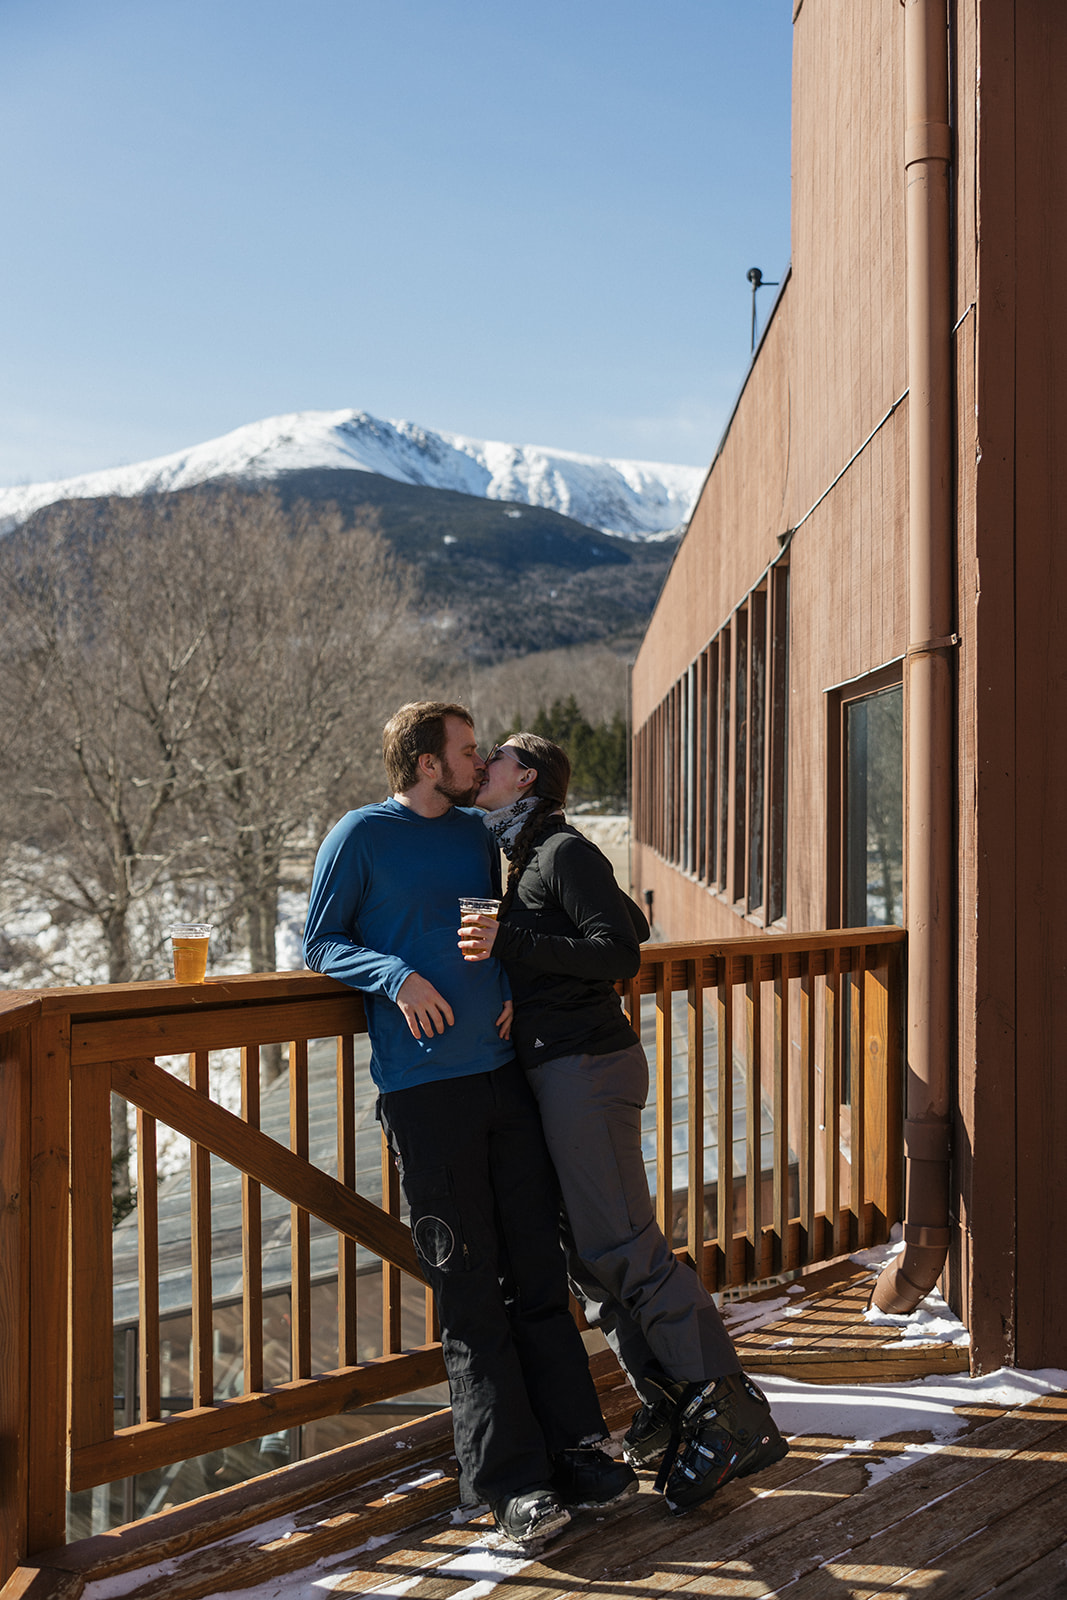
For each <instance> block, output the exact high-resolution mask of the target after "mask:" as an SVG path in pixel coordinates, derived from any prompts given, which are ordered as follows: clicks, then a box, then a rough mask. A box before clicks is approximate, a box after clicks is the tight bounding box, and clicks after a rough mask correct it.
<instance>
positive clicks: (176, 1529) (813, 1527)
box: [3, 1267, 1067, 1600]
mask: <svg viewBox="0 0 1067 1600" xmlns="http://www.w3.org/2000/svg"><path fill="white" fill-rule="evenodd" d="M842 1270H843V1274H844V1275H843V1276H842ZM813 1279H814V1281H805V1282H804V1283H803V1284H802V1290H803V1292H802V1294H799V1295H797V1294H794V1295H791V1296H790V1297H789V1301H788V1306H789V1310H790V1312H791V1313H796V1314H792V1315H790V1316H788V1317H785V1316H782V1317H780V1318H776V1319H775V1320H774V1321H773V1322H769V1323H768V1324H767V1325H766V1326H764V1327H762V1328H758V1329H753V1330H751V1331H750V1332H749V1333H748V1334H747V1335H745V1334H742V1335H741V1337H740V1339H739V1344H740V1345H741V1347H742V1351H743V1355H744V1359H745V1360H746V1363H748V1362H750V1361H752V1360H754V1359H758V1357H755V1358H754V1357H753V1352H754V1351H755V1352H758V1351H759V1350H760V1349H761V1348H762V1349H769V1350H770V1351H771V1352H774V1351H775V1350H776V1349H779V1348H781V1347H780V1346H777V1345H776V1343H775V1341H776V1339H778V1338H782V1337H792V1338H794V1339H797V1338H802V1339H803V1340H804V1341H805V1343H804V1344H803V1345H802V1346H801V1348H802V1349H804V1350H810V1349H813V1348H814V1349H825V1350H826V1351H827V1352H828V1353H829V1355H830V1356H834V1355H835V1352H836V1359H837V1360H838V1361H841V1362H843V1363H844V1364H845V1365H847V1364H848V1363H851V1366H852V1369H853V1370H856V1369H857V1368H858V1367H859V1366H861V1365H866V1366H867V1367H873V1366H876V1365H877V1364H878V1362H879V1361H885V1362H886V1363H889V1364H892V1363H893V1362H894V1361H897V1362H899V1360H900V1359H901V1358H902V1357H908V1358H909V1359H910V1358H911V1357H913V1356H914V1355H915V1354H916V1351H915V1350H914V1349H911V1350H908V1349H905V1350H903V1351H898V1347H899V1346H901V1345H906V1344H908V1343H910V1341H904V1340H902V1339H901V1338H900V1334H899V1330H898V1329H897V1328H896V1327H894V1326H888V1327H887V1326H885V1325H871V1324H867V1323H864V1322H863V1321H862V1315H861V1313H862V1306H863V1303H864V1302H865V1299H866V1294H867V1290H868V1287H869V1283H870V1275H869V1274H868V1273H866V1272H860V1271H853V1270H852V1268H851V1267H845V1268H844V1269H842V1268H841V1267H839V1269H838V1281H836V1282H832V1281H828V1280H827V1277H826V1274H825V1273H824V1272H820V1273H818V1274H814V1275H813ZM782 1293H783V1291H782V1288H781V1286H778V1287H777V1288H776V1289H770V1290H768V1291H767V1292H766V1296H765V1298H767V1299H770V1300H773V1299H774V1298H775V1297H778V1298H781V1296H782ZM783 1327H784V1328H785V1329H787V1330H789V1331H788V1332H787V1333H785V1334H783V1333H782V1332H781V1329H782V1328H783ZM800 1328H803V1329H804V1332H803V1333H799V1331H798V1330H799V1329H800ZM787 1348H788V1349H790V1350H793V1349H795V1348H796V1346H795V1345H792V1346H789V1347H787ZM928 1348H929V1349H932V1350H933V1351H934V1352H935V1353H936V1350H937V1349H938V1348H942V1347H936V1346H935V1347H928ZM857 1352H859V1353H858V1354H857ZM876 1358H877V1359H876ZM594 1368H595V1370H596V1372H597V1374H598V1387H599V1388H600V1392H601V1399H602V1402H603V1405H604V1411H605V1416H606V1418H607V1420H608V1423H609V1425H610V1426H611V1427H612V1429H613V1430H615V1431H618V1430H620V1429H622V1428H624V1427H625V1426H626V1424H627V1422H628V1420H629V1417H630V1414H631V1412H632V1411H633V1409H634V1403H635V1402H634V1399H633V1396H632V1394H631V1392H630V1390H629V1388H628V1386H627V1385H626V1384H625V1383H624V1382H623V1380H622V1379H621V1376H620V1375H619V1373H618V1370H617V1368H615V1367H614V1365H613V1362H612V1361H611V1359H610V1357H607V1356H603V1355H602V1356H598V1357H596V1358H595V1359H594ZM935 1370H936V1369H935ZM790 1375H791V1376H793V1375H795V1374H794V1373H791V1374H790ZM894 1375H895V1377H897V1378H899V1377H900V1376H901V1371H900V1368H899V1365H898V1367H897V1368H896V1369H895V1373H894ZM896 1392H898V1393H899V1391H896ZM922 1394H923V1391H921V1390H917V1391H916V1398H917V1402H918V1404H919V1406H920V1409H919V1410H918V1411H917V1413H916V1421H917V1423H918V1426H917V1428H916V1429H915V1430H912V1431H908V1432H901V1433H899V1434H896V1435H895V1436H893V1437H892V1438H883V1439H881V1440H877V1441H875V1442H873V1443H872V1442H870V1441H862V1440H859V1441H858V1440H855V1439H851V1438H848V1439H841V1438H839V1437H835V1436H830V1435H827V1434H823V1433H820V1432H818V1431H816V1430H815V1429H812V1430H811V1431H809V1432H807V1433H803V1434H800V1435H796V1436H794V1438H793V1440H792V1444H791V1449H790V1453H789V1455H788V1456H787V1457H786V1458H785V1459H784V1460H782V1461H780V1462H778V1463H776V1464H775V1465H774V1466H773V1467H772V1468H770V1469H769V1470H768V1471H766V1472H764V1473H762V1474H760V1475H759V1476H758V1477H756V1478H753V1479H748V1480H742V1481H740V1482H736V1483H732V1484H729V1485H727V1487H726V1488H725V1489H723V1490H722V1491H720V1493H719V1494H718V1495H716V1496H715V1498H714V1499H713V1500H712V1501H710V1502H709V1503H708V1504H706V1505H705V1506H703V1507H700V1508H698V1509H697V1510H696V1511H694V1512H692V1513H690V1514H689V1515H688V1516H686V1517H684V1518H675V1517H672V1516H671V1515H670V1514H669V1512H668V1511H667V1509H666V1507H665V1505H664V1503H663V1501H662V1499H661V1497H660V1496H658V1495H656V1494H655V1492H654V1489H653V1482H652V1476H651V1475H650V1474H642V1481H641V1489H640V1493H639V1494H638V1495H637V1496H636V1497H635V1498H634V1499H632V1500H630V1501H627V1502H625V1503H624V1504H623V1505H621V1506H619V1507H616V1508H613V1509H611V1510H609V1511H607V1512H602V1513H593V1512H582V1513H576V1514H575V1517H574V1521H573V1522H572V1524H571V1526H570V1527H569V1528H568V1529H567V1530H566V1532H565V1534H564V1535H563V1536H562V1537H561V1538H560V1539H559V1540H558V1541H557V1542H556V1543H555V1544H554V1545H553V1546H552V1548H551V1549H550V1550H548V1551H547V1552H545V1553H544V1554H543V1555H542V1557H541V1558H540V1559H539V1560H537V1561H533V1562H522V1561H521V1560H520V1559H518V1558H512V1559H511V1560H510V1561H505V1562H503V1563H502V1561H501V1553H500V1552H499V1551H492V1552H491V1553H490V1554H489V1555H487V1553H486V1540H487V1537H488V1536H489V1535H490V1533H491V1529H490V1519H489V1518H488V1516H487V1515H483V1516H481V1517H477V1518H474V1519H472V1520H469V1521H462V1520H458V1513H457V1512H456V1505H457V1498H458V1495H457V1483H456V1468H455V1461H454V1458H453V1457H452V1456H451V1453H450V1447H451V1439H450V1432H449V1428H448V1417H447V1413H440V1414H438V1415H437V1416H435V1417H427V1418H423V1419H421V1420H420V1421H418V1422H414V1423H410V1424H407V1425H406V1426H405V1427H402V1428H400V1429H396V1430H392V1431H391V1432H390V1433H388V1434H382V1435H379V1436H377V1437H374V1438H370V1439H366V1440H362V1441H360V1442H358V1443H357V1444H353V1445H346V1446H343V1447H342V1448H340V1449H339V1450H336V1451H333V1452H330V1453H329V1454H328V1455H327V1456H324V1457H320V1458H318V1460H317V1461H308V1462H304V1463H300V1464H298V1465H296V1466H293V1467H289V1468H284V1469H281V1470H280V1471H278V1472H276V1473H274V1474H272V1475H270V1478H269V1479H261V1480H256V1481H254V1482H252V1483H248V1484H244V1485H238V1486H236V1487H235V1488H232V1489H227V1490H224V1491H221V1492H220V1493H218V1494H215V1495H212V1496H210V1497H208V1499H207V1500H204V1501H201V1502H197V1503H194V1504H191V1505H188V1506H183V1507H178V1508H176V1509H175V1510H173V1511H170V1512H166V1513H163V1514H162V1515H161V1516H159V1517H157V1518H155V1519H151V1521H150V1522H146V1523H141V1524H136V1525H134V1526H133V1527H131V1528H130V1529H128V1530H122V1529H119V1530H115V1531H114V1532H113V1533H112V1534H105V1535H99V1536H97V1537H96V1538H95V1539H92V1540H85V1541H82V1543H81V1544H80V1545H72V1546H68V1547H67V1548H66V1549H64V1550H62V1551H55V1552H52V1554H51V1556H50V1557H47V1556H46V1557H43V1558H40V1559H41V1565H40V1568H39V1569H38V1570H37V1571H36V1572H35V1571H34V1570H33V1569H32V1568H29V1567H27V1568H23V1569H21V1572H20V1574H19V1575H17V1579H13V1580H12V1584H16V1585H17V1586H16V1587H13V1588H12V1587H10V1586H9V1589H7V1590H5V1591H4V1594H3V1600H8V1596H9V1594H10V1595H12V1596H13V1595H15V1594H20V1595H24V1596H31V1595H32V1596H33V1597H35V1600H36V1597H37V1596H38V1595H40V1596H41V1600H57V1597H59V1596H62V1597H63V1600H113V1597H116V1596H119V1595H121V1596H122V1597H123V1600H149V1597H150V1596H152V1597H154V1596H156V1595H158V1594H161V1593H166V1595H167V1597H168V1600H202V1597H203V1600H206V1597H217V1596H224V1595H230V1594H237V1595H244V1594H247V1595H249V1596H252V1595H255V1597H256V1600H298V1597H301V1600H303V1597H307V1600H312V1597H313V1596H321V1595H322V1594H323V1593H329V1592H332V1593H335V1594H346V1595H354V1594H365V1595H371V1594H374V1593H379V1594H382V1595H383V1596H390V1597H392V1596H395V1595H396V1594H397V1593H398V1592H400V1593H402V1594H403V1596H404V1600H457V1597H459V1596H461V1595H463V1596H464V1597H465V1600H472V1594H471V1591H472V1586H474V1585H476V1584H479V1583H480V1582H481V1581H482V1580H483V1579H484V1580H485V1582H486V1583H487V1584H488V1585H489V1587H491V1588H493V1589H494V1590H495V1597H494V1600H621V1597H622V1596H624V1595H625V1596H636V1597H638V1600H668V1597H670V1600H681V1597H683V1596H688V1595H716V1596H731V1597H735V1600H740V1597H744V1600H758V1597H764V1600H770V1597H771V1596H778V1595H782V1596H783V1597H784V1596H788V1600H861V1597H862V1600H875V1597H876V1596H880V1595H885V1596H889V1595H894V1596H897V1597H899V1596H900V1595H902V1594H909V1595H923V1596H925V1595H933V1596H936V1597H937V1600H985V1597H986V1596H987V1595H988V1596H989V1597H991V1600H994V1597H995V1600H1023V1597H1026V1600H1033V1597H1037V1596H1040V1597H1042V1600H1045V1597H1046V1596H1047V1597H1056V1596H1067V1394H1065V1393H1050V1394H1045V1395H1041V1396H1039V1397H1038V1398H1036V1399H1034V1400H1032V1401H1030V1402H1029V1403H1027V1404H1025V1405H1017V1406H1014V1407H1007V1406H1005V1405H1001V1404H998V1403H995V1401H993V1400H991V1399H990V1397H989V1393H988V1392H986V1393H976V1395H975V1398H974V1401H973V1402H968V1403H966V1404H964V1405H961V1406H957V1407H956V1408H955V1409H956V1414H957V1416H958V1417H959V1418H960V1419H961V1427H960V1431H959V1432H958V1433H957V1434H956V1435H955V1437H954V1438H952V1439H951V1440H950V1441H948V1442H944V1441H943V1440H942V1441H940V1442H936V1441H935V1442H934V1444H933V1445H932V1446H931V1448H930V1449H928V1450H926V1451H924V1449H923V1446H924V1444H927V1443H928V1442H929V1441H931V1440H932V1439H933V1434H932V1433H931V1431H930V1427H929V1426H928V1427H927V1428H926V1429H925V1430H924V1429H923V1427H922V1425H921V1423H922V1410H921V1405H922ZM857 1403H858V1404H859V1406H860V1410H859V1412H858V1413H857V1411H856V1409H855V1406H856V1404H857ZM852 1405H853V1409H852V1410H851V1411H848V1412H845V1413H843V1414H845V1415H848V1416H849V1417H850V1420H851V1421H852V1424H853V1426H855V1418H856V1416H857V1414H859V1415H862V1402H857V1401H856V1400H855V1397H853V1402H852ZM889 1468H893V1469H895V1470H888V1469H889ZM491 1542H492V1541H491V1540H490V1544H491ZM487 1563H488V1567H489V1570H486V1568H487ZM474 1592H475V1593H476V1594H478V1595H480V1594H482V1593H483V1592H485V1593H487V1592H488V1590H487V1589H486V1590H483V1589H476V1590H475V1591H474Z"/></svg>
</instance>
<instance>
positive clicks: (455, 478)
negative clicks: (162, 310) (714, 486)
mask: <svg viewBox="0 0 1067 1600" xmlns="http://www.w3.org/2000/svg"><path fill="white" fill-rule="evenodd" d="M323 469H325V470H329V471H338V470H348V471H352V470H354V471H358V472H364V473H373V474H376V475H378V476H380V477H384V478H387V479H391V480H393V481H395V482H400V483H407V484H411V485H413V486H419V485H421V486H422V487H426V488H433V489H447V490H452V491H455V492H458V493H461V494H467V495H472V496H475V497H477V498H481V499H487V500H503V501H508V502H510V503H511V504H513V505H515V504H519V505H528V506H531V507H540V508H541V509H542V510H550V511H557V512H560V513H562V514H563V515H564V516H566V517H569V518H571V519H573V520H574V521H576V522H580V523H583V524H584V525H585V526H587V527H591V528H595V529H597V530H599V531H600V532H602V533H609V534H614V535H616V536H621V537H623V538H626V539H632V540H638V541H642V542H643V541H646V540H650V539H651V540H655V539H659V538H666V537H671V536H673V535H675V534H677V533H678V532H679V531H680V528H681V525H682V524H683V523H684V522H685V520H686V518H687V517H688V515H689V512H690V511H691V510H692V506H693V503H694V501H695V499H696V496H697V493H698V491H699V488H700V484H701V481H702V479H703V475H704V474H703V469H702V468H699V467H688V466H679V465H672V464H670V463H666V462H653V461H631V460H624V459H621V458H608V457H600V456H589V455H581V454H579V453H577V452H575V451H568V450H558V449H553V448H547V447H543V446H539V445H514V444H507V443H504V442H503V441H500V440H492V439H489V440H486V439H475V438H472V437H471V436H469V435H466V434H454V433H443V432H437V431H435V430H434V429H431V428H423V427H421V426H420V425H419V424H417V423H413V422H406V421H391V420H385V419H382V418H378V417H374V416H371V414H370V413H369V412H366V411H354V410H342V411H297V412H288V413H285V414H283V415H281V416H276V417H266V418H264V419H262V420H261V421H259V422H253V423H246V424H245V425H244V426H242V427H240V428H236V429H233V430H232V431H231V432H229V433H226V434H223V435H221V436H220V437H219V438H217V439H210V440H207V441H206V442H204V443H203V444H199V445H193V446H191V447H189V448H188V449H185V450H178V451H174V452H172V453H171V454H169V455H166V456H158V457H155V458H153V459H151V460H149V461H142V462H136V463H134V464H132V465H130V466H125V467H107V468H104V469H102V470H101V471H99V472H90V473H82V474H80V475H78V476H76V477H72V478H64V479H57V480H55V481H53V482H50V483H38V484H28V485H24V486H15V487H10V488H2V489H0V530H2V531H4V532H7V531H9V530H10V529H11V528H13V527H15V526H17V525H18V524H19V523H21V522H23V521H25V520H26V518H27V517H29V516H31V515H32V514H33V513H34V512H35V511H37V510H40V509H41V508H43V507H44V506H47V505H51V504H54V503H55V502H56V501H59V500H69V499H96V498H100V497H103V496H107V495H120V496H122V497H126V496H133V495H141V494H157V493H166V492H170V491H175V490H180V489H185V488H192V487H195V486H198V485H201V484H205V483H209V482H212V481H215V480H219V479H231V480H233V479H236V480H237V481H240V482H252V483H254V482H261V483H269V482H272V481H274V480H277V479H279V478H281V477H284V476H287V475H289V474H291V473H294V472H303V471H308V470H323Z"/></svg>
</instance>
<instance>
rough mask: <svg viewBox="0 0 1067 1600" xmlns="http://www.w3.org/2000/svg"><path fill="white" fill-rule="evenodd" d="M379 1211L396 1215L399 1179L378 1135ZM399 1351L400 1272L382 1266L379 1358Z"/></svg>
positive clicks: (390, 1155) (387, 1263)
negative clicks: (380, 1209) (379, 1169)
mask: <svg viewBox="0 0 1067 1600" xmlns="http://www.w3.org/2000/svg"><path fill="white" fill-rule="evenodd" d="M382 1210H383V1211H385V1212H386V1214H387V1215H388V1216H390V1217H398V1216H399V1215H400V1175H399V1173H398V1172H397V1170H396V1162H395V1161H394V1159H393V1152H392V1151H391V1150H390V1148H389V1146H388V1144H387V1143H386V1140H385V1135H384V1134H383V1135H382ZM400 1348H401V1340H400V1268H399V1267H394V1266H393V1264H392V1262H391V1261H383V1262H382V1354H383V1355H387V1356H391V1355H395V1354H396V1352H397V1351H398V1350H399V1349H400Z"/></svg>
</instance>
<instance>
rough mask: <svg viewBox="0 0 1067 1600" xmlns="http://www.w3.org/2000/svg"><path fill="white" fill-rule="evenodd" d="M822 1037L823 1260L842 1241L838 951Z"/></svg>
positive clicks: (829, 972) (840, 1247)
mask: <svg viewBox="0 0 1067 1600" xmlns="http://www.w3.org/2000/svg"><path fill="white" fill-rule="evenodd" d="M824 998H825V1011H824V1016H825V1023H826V1026H825V1031H824V1035H823V1094H824V1097H825V1111H824V1132H823V1140H824V1145H823V1148H824V1152H825V1168H826V1227H827V1242H826V1245H825V1246H824V1248H823V1255H824V1256H826V1257H829V1256H832V1255H835V1254H837V1253H843V1252H844V1249H845V1244H844V1242H843V1241H842V1239H841V951H840V950H834V951H833V953H832V955H831V956H830V960H829V963H828V970H827V973H826V991H825V997H824Z"/></svg>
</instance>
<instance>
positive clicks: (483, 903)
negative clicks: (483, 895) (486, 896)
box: [459, 895, 500, 922]
mask: <svg viewBox="0 0 1067 1600" xmlns="http://www.w3.org/2000/svg"><path fill="white" fill-rule="evenodd" d="M499 915H500V901H499V900H469V899H466V898H465V897H464V896H462V895H461V896H460V901H459V916H460V921H461V922H462V920H463V918H464V917H492V918H493V920H494V922H495V921H496V919H497V917H498V916H499Z"/></svg>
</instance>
